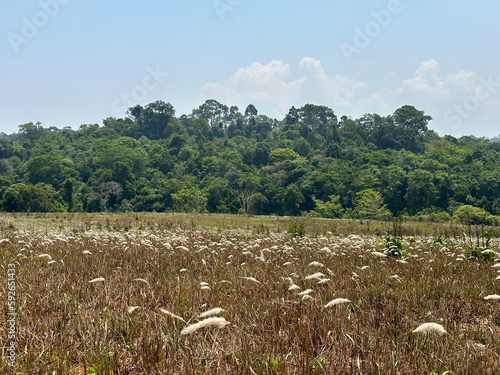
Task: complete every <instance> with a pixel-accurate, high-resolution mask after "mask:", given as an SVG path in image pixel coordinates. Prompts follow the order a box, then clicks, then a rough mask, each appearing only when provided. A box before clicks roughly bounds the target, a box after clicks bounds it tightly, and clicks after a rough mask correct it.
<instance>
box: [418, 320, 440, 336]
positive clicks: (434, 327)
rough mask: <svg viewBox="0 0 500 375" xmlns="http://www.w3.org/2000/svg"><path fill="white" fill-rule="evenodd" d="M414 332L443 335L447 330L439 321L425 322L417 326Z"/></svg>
mask: <svg viewBox="0 0 500 375" xmlns="http://www.w3.org/2000/svg"><path fill="white" fill-rule="evenodd" d="M413 333H427V334H429V333H434V334H438V335H443V334H445V333H448V332H446V330H445V329H444V328H443V326H442V325H441V324H437V323H424V324H422V325H420V326H419V327H417V328H416V329H415V330H413Z"/></svg>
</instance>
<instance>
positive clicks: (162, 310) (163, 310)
mask: <svg viewBox="0 0 500 375" xmlns="http://www.w3.org/2000/svg"><path fill="white" fill-rule="evenodd" d="M160 311H161V312H162V313H163V314H165V315H168V316H170V317H172V318H174V319H178V320H180V321H181V322H184V323H186V321H185V320H184V319H182V318H181V317H180V316H177V315H175V314H174V313H171V312H170V311H168V310H165V309H162V308H160Z"/></svg>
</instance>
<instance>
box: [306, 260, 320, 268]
mask: <svg viewBox="0 0 500 375" xmlns="http://www.w3.org/2000/svg"><path fill="white" fill-rule="evenodd" d="M308 266H309V267H324V264H323V263H320V262H316V261H314V262H311V263H309V264H308Z"/></svg>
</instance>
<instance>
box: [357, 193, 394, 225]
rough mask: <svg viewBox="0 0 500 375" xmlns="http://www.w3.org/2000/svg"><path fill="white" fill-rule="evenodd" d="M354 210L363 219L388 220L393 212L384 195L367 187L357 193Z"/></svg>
mask: <svg viewBox="0 0 500 375" xmlns="http://www.w3.org/2000/svg"><path fill="white" fill-rule="evenodd" d="M354 212H355V214H356V216H357V217H359V218H361V219H378V220H388V219H389V218H390V217H391V212H390V211H389V210H388V209H387V205H385V204H384V199H383V198H382V195H381V194H380V193H379V192H378V191H376V190H374V189H365V190H362V191H360V192H358V193H356V203H355V207H354Z"/></svg>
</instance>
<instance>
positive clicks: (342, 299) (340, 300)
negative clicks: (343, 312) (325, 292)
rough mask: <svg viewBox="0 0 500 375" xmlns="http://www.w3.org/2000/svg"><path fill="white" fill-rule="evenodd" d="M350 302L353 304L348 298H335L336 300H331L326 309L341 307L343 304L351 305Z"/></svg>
mask: <svg viewBox="0 0 500 375" xmlns="http://www.w3.org/2000/svg"><path fill="white" fill-rule="evenodd" d="M349 302H351V301H350V300H348V299H347V298H335V299H333V300H331V301H330V302H328V303H327V304H326V305H325V306H324V307H325V309H327V308H329V307H332V306H335V305H340V304H341V303H349Z"/></svg>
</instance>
